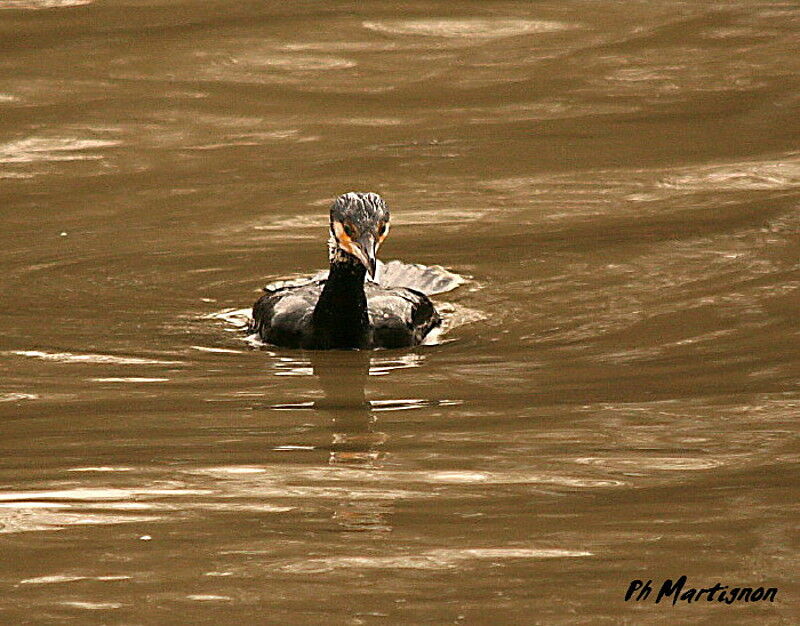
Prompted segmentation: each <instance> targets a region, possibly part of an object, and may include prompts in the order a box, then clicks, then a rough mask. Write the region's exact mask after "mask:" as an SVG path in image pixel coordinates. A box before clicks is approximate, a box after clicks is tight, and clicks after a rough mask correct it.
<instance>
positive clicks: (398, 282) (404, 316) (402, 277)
mask: <svg viewBox="0 0 800 626" xmlns="http://www.w3.org/2000/svg"><path fill="white" fill-rule="evenodd" d="M388 233H389V209H388V208H387V207H386V203H385V202H384V200H383V198H381V196H379V195H378V194H377V193H372V192H366V193H362V192H349V193H346V194H343V195H341V196H339V197H338V198H336V200H335V201H334V202H333V204H332V205H331V209H330V224H329V237H328V260H329V263H330V267H329V270H328V271H327V272H319V273H317V274H316V275H314V276H312V277H310V278H306V279H301V280H295V281H281V282H276V283H273V284H270V285H267V286H266V287H265V288H264V291H265V293H264V295H262V296H261V297H260V298H259V299H258V300H257V301H256V303H255V304H254V305H253V312H252V322H251V323H250V325H249V328H248V332H249V333H251V334H252V333H257V334H258V335H259V336H260V338H261V340H262V341H264V342H265V343H268V344H272V345H276V346H282V347H289V348H301V349H305V350H369V349H376V348H402V347H410V346H415V345H418V344H420V343H422V342H423V341H424V339H425V337H426V336H428V334H429V333H431V331H432V330H434V329H436V328H438V327H440V326H441V324H442V318H441V316H440V315H439V313H438V312H437V311H436V308H435V307H434V305H433V303H432V302H431V300H430V298H428V294H433V293H440V292H441V291H447V290H449V289H452V288H453V287H454V286H456V285H457V284H458V283H459V278H460V277H458V275H456V274H453V273H451V272H448V271H447V270H444V269H442V268H440V267H437V266H434V267H426V266H423V265H416V264H408V263H402V262H400V261H391V262H390V263H388V264H383V263H381V262H380V261H379V260H378V258H377V252H378V249H379V248H380V246H381V244H382V243H383V242H384V240H385V239H386V236H387V235H388Z"/></svg>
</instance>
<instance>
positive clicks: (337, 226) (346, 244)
mask: <svg viewBox="0 0 800 626" xmlns="http://www.w3.org/2000/svg"><path fill="white" fill-rule="evenodd" d="M333 234H334V236H335V237H336V241H338V242H339V245H340V246H342V248H344V249H345V250H346V251H347V252H349V253H350V254H353V240H352V239H351V238H350V235H348V234H347V233H346V232H345V230H344V226H342V223H341V222H334V223H333Z"/></svg>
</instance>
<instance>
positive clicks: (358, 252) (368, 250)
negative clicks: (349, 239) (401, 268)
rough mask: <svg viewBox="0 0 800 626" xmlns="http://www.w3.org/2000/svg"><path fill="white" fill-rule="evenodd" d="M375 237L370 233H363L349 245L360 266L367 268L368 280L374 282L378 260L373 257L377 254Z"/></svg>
mask: <svg viewBox="0 0 800 626" xmlns="http://www.w3.org/2000/svg"><path fill="white" fill-rule="evenodd" d="M376 243H377V242H376V241H375V237H374V236H373V234H372V233H364V234H363V235H362V236H361V237H359V238H358V239H357V240H356V241H354V242H353V243H352V245H351V250H352V252H353V256H355V257H356V258H357V259H358V260H359V261H361V264H362V265H363V266H364V267H366V268H367V274H369V277H370V280H375V270H376V268H377V265H378V260H377V258H376V256H375V254H376V252H377V245H376Z"/></svg>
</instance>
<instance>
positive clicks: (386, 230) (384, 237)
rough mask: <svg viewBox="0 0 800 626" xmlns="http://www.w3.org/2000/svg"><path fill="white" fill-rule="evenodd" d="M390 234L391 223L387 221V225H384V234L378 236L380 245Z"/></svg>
mask: <svg viewBox="0 0 800 626" xmlns="http://www.w3.org/2000/svg"><path fill="white" fill-rule="evenodd" d="M388 234H389V224H388V223H387V224H386V225H385V226H384V227H383V234H382V235H381V236H380V237H378V245H380V244H382V243H383V240H384V239H386V236H387V235H388Z"/></svg>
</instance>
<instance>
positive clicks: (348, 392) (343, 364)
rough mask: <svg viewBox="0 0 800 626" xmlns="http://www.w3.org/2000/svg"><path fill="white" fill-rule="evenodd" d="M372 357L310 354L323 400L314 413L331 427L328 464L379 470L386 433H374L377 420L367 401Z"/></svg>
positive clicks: (359, 353) (361, 353)
mask: <svg viewBox="0 0 800 626" xmlns="http://www.w3.org/2000/svg"><path fill="white" fill-rule="evenodd" d="M370 363H371V357H370V353H369V352H366V351H363V350H358V351H356V350H353V351H344V352H341V351H337V352H332V351H326V352H321V351H318V352H313V353H312V357H311V365H312V367H313V370H314V375H315V376H316V377H317V380H318V381H319V384H320V387H321V388H322V393H323V396H322V398H320V399H319V400H317V401H316V402H315V403H314V409H315V410H317V411H319V412H320V413H322V414H323V415H326V416H327V417H328V418H329V419H330V423H331V425H332V429H333V433H332V442H331V452H330V459H329V463H330V464H331V465H344V466H351V467H352V466H355V467H369V468H374V467H380V465H381V458H382V456H383V454H384V453H383V452H382V450H381V446H382V445H383V443H384V442H385V441H386V439H387V437H386V434H385V433H382V432H379V431H377V430H375V427H376V424H377V419H376V417H375V414H374V413H373V412H372V407H371V405H370V403H369V401H368V400H367V397H366V384H367V380H368V377H369V371H370Z"/></svg>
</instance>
